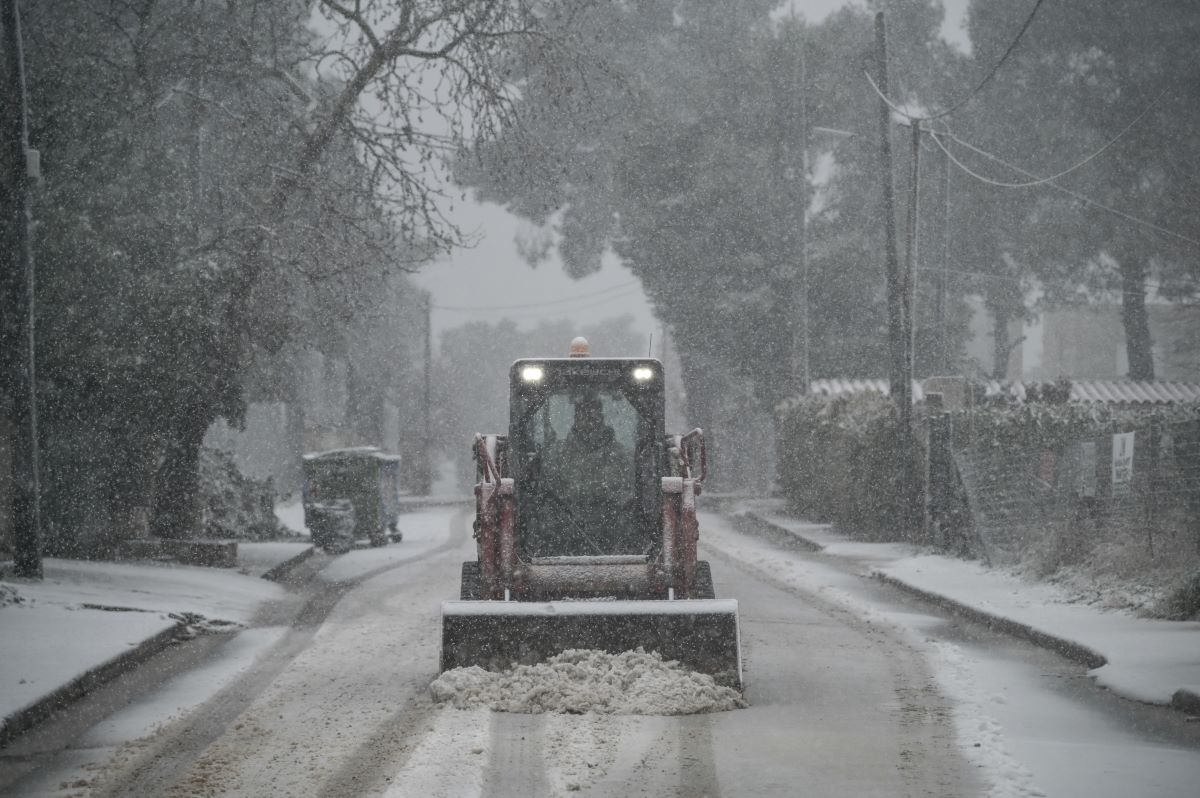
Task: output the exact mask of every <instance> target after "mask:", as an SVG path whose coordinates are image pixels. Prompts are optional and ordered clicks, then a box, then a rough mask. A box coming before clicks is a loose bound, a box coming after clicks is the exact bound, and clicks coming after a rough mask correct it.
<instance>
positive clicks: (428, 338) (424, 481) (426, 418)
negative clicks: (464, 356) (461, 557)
mask: <svg viewBox="0 0 1200 798" xmlns="http://www.w3.org/2000/svg"><path fill="white" fill-rule="evenodd" d="M424 305H425V307H424V310H425V333H424V335H423V336H422V337H423V338H424V339H425V368H424V383H425V384H424V386H423V389H424V390H423V395H422V399H421V458H420V462H419V463H418V466H417V475H416V476H417V485H416V488H417V493H419V494H421V495H422V496H428V495H429V493H430V491H431V490H432V489H433V451H432V449H433V429H432V412H431V407H430V405H431V401H432V398H431V391H430V387H431V379H432V373H433V295H432V294H426V295H425V303H424Z"/></svg>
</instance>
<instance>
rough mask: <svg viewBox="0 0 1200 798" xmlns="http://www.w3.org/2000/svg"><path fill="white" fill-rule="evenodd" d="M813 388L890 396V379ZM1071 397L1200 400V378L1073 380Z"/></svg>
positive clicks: (1021, 391) (1011, 389)
mask: <svg viewBox="0 0 1200 798" xmlns="http://www.w3.org/2000/svg"><path fill="white" fill-rule="evenodd" d="M1045 384H1052V383H1037V382H1024V383H1022V382H1012V383H1009V382H998V381H996V380H991V381H989V382H987V383H985V388H984V393H985V394H986V395H987V396H1001V395H1007V396H1009V397H1011V398H1012V399H1013V400H1014V401H1017V402H1023V401H1025V397H1026V395H1027V393H1028V392H1029V391H1030V389H1032V388H1034V387H1036V386H1041V385H1045ZM810 392H811V393H812V394H814V395H819V396H842V395H844V394H856V393H868V392H874V393H878V394H882V395H883V396H887V395H888V393H889V385H888V381H887V380H884V379H861V380H860V379H843V378H832V379H821V380H813V381H812V385H811V388H810ZM924 399H925V392H924V391H923V390H922V387H921V384H920V383H919V382H915V381H914V382H913V401H914V402H920V401H923V400H924ZM1069 401H1072V402H1098V403H1103V404H1172V403H1175V402H1200V382H1166V381H1159V380H1155V381H1152V382H1138V381H1135V380H1072V381H1071V394H1070V399H1069Z"/></svg>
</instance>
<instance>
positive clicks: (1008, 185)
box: [929, 86, 1171, 188]
mask: <svg viewBox="0 0 1200 798" xmlns="http://www.w3.org/2000/svg"><path fill="white" fill-rule="evenodd" d="M1170 89H1171V87H1170V86H1168V87H1167V88H1165V89H1163V90H1162V91H1161V92H1159V93H1158V96H1157V97H1155V98H1154V99H1153V100H1151V101H1150V103H1149V105H1147V106H1146V107H1145V108H1143V109H1142V111H1141V113H1139V114H1138V115H1137V116H1135V117H1134V118H1133V120H1132V121H1131V122H1130V123H1129V124H1127V125H1126V126H1125V127H1123V128H1121V132H1120V133H1118V134H1117V135H1115V136H1113V137H1112V138H1111V139H1109V140H1108V142H1107V143H1106V144H1104V146H1102V147H1100V149H1098V150H1096V151H1095V152H1093V153H1092V154H1090V155H1088V156H1087V157H1086V158H1084V159H1083V160H1081V161H1079V162H1077V163H1076V164H1074V165H1073V166H1069V167H1067V168H1066V169H1064V170H1062V171H1061V172H1059V173H1058V174H1054V175H1051V176H1050V177H1043V178H1040V179H1038V180H1030V181H1028V182H1025V183H1004V182H1000V181H994V180H993V181H989V180H987V178H984V177H981V176H979V175H975V174H971V172H970V170H969V169H967V168H966V167H965V166H963V165H962V164H959V168H960V169H962V170H963V171H965V172H967V173H968V174H971V176H972V177H976V178H978V179H979V180H984V181H985V182H990V183H991V184H992V185H995V186H1002V187H1004V188H1032V187H1033V186H1040V185H1041V184H1043V183H1051V182H1053V181H1055V180H1058V179H1059V178H1060V177H1065V176H1066V175H1069V174H1070V173H1071V172H1074V171H1075V170H1076V169H1079V168H1080V167H1082V166H1085V165H1087V164H1088V163H1090V162H1091V161H1093V160H1095V159H1096V158H1098V157H1099V156H1100V155H1101V153H1103V152H1104V151H1105V150H1107V149H1108V148H1109V147H1111V146H1112V145H1114V144H1116V143H1117V141H1118V140H1119V139H1120V138H1121V137H1122V136H1124V135H1125V134H1126V133H1128V132H1129V131H1130V130H1131V129H1132V128H1133V126H1134V125H1136V124H1137V123H1138V122H1141V121H1142V119H1144V118H1145V116H1146V114H1148V113H1150V111H1151V109H1153V108H1154V106H1156V105H1158V102H1159V100H1161V99H1162V98H1163V97H1165V96H1166V94H1167V92H1168V91H1170ZM929 132H930V135H932V136H933V137H934V139H936V138H937V133H935V132H934V131H933V130H930V131H929ZM946 136H947V137H948V138H951V139H954V140H955V141H958V139H956V138H954V134H953V133H951V132H950V128H949V127H947V128H946ZM959 143H960V144H962V142H961V141H959ZM939 146H940V143H939ZM964 146H966V145H965V144H964ZM942 151H943V152H945V148H944V147H943V148H942ZM946 154H947V155H950V154H949V153H946ZM950 159H951V160H954V156H953V155H950ZM955 163H958V162H957V161H955Z"/></svg>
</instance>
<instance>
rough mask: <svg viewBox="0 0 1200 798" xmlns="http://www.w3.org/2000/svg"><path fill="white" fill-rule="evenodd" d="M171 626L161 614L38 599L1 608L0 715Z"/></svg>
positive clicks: (19, 708) (172, 625)
mask: <svg viewBox="0 0 1200 798" xmlns="http://www.w3.org/2000/svg"><path fill="white" fill-rule="evenodd" d="M22 587H24V586H22ZM22 592H24V590H22ZM30 592H31V593H32V592H34V591H30ZM175 624H176V621H175V620H174V619H173V618H170V617H168V615H167V614H166V613H162V612H105V611H103V610H86V609H81V608H79V607H78V606H63V605H55V604H49V603H41V602H36V603H35V602H22V603H21V604H17V605H13V606H8V607H4V608H3V609H0V718H6V717H8V716H9V715H11V714H13V713H14V712H16V711H18V710H21V709H24V708H25V707H27V706H29V705H30V704H32V703H34V702H35V701H37V700H38V699H40V698H41V697H42V696H45V695H48V694H50V693H52V692H54V691H55V690H57V689H58V688H59V687H62V686H63V685H65V684H67V683H69V682H71V681H73V680H74V679H75V678H76V677H77V676H79V675H80V674H82V673H84V672H86V671H88V670H90V669H91V668H94V667H96V666H98V665H101V664H103V663H105V662H108V661H110V660H112V659H115V658H116V657H119V656H121V655H122V654H124V653H126V652H127V651H129V650H130V649H132V648H133V647H134V646H137V645H138V644H140V643H141V642H142V641H143V640H145V639H147V638H149V637H153V636H154V635H157V634H159V633H160V632H165V631H167V630H168V629H171V628H172V627H174V626H175Z"/></svg>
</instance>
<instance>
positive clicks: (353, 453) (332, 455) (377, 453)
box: [304, 446, 400, 460]
mask: <svg viewBox="0 0 1200 798" xmlns="http://www.w3.org/2000/svg"><path fill="white" fill-rule="evenodd" d="M352 457H373V458H375V459H376V460H399V459H400V455H398V454H386V453H385V452H383V451H382V450H380V448H379V447H378V446H348V447H346V448H345V449H329V450H328V451H324V452H308V453H307V454H305V455H304V459H305V460H341V459H346V458H352Z"/></svg>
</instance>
